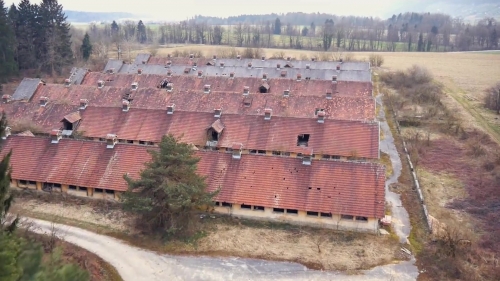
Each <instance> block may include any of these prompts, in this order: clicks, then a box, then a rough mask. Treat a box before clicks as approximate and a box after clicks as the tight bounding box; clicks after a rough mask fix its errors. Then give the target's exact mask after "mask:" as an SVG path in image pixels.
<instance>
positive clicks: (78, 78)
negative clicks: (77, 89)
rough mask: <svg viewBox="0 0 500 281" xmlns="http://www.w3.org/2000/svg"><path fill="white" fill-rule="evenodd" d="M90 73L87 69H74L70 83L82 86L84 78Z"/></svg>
mask: <svg viewBox="0 0 500 281" xmlns="http://www.w3.org/2000/svg"><path fill="white" fill-rule="evenodd" d="M88 71H89V70H88V69H86V68H78V67H73V68H72V69H71V74H70V76H69V78H68V79H69V81H70V83H71V84H73V85H80V84H82V81H83V78H85V75H86V74H87V73H88Z"/></svg>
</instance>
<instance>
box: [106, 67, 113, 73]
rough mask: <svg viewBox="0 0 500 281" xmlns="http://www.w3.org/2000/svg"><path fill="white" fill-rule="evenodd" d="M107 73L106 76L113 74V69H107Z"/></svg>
mask: <svg viewBox="0 0 500 281" xmlns="http://www.w3.org/2000/svg"><path fill="white" fill-rule="evenodd" d="M107 73H108V74H115V69H114V68H110V69H108V71H107Z"/></svg>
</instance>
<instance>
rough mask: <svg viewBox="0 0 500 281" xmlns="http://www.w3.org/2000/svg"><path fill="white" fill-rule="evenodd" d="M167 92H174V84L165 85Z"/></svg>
mask: <svg viewBox="0 0 500 281" xmlns="http://www.w3.org/2000/svg"><path fill="white" fill-rule="evenodd" d="M166 89H167V92H172V91H173V90H174V83H167V86H166Z"/></svg>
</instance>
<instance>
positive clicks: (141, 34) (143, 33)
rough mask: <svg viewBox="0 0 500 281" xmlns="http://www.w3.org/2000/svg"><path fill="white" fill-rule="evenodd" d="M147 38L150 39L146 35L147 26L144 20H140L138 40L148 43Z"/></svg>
mask: <svg viewBox="0 0 500 281" xmlns="http://www.w3.org/2000/svg"><path fill="white" fill-rule="evenodd" d="M146 40H148V37H147V35H146V26H145V25H144V23H143V22H142V20H140V21H139V23H137V42H139V43H141V44H144V43H146Z"/></svg>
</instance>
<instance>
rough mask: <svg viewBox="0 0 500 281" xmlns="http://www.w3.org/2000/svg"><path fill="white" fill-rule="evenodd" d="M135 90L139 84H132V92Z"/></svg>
mask: <svg viewBox="0 0 500 281" xmlns="http://www.w3.org/2000/svg"><path fill="white" fill-rule="evenodd" d="M137 88H139V83H137V82H134V83H132V91H135V90H137Z"/></svg>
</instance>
